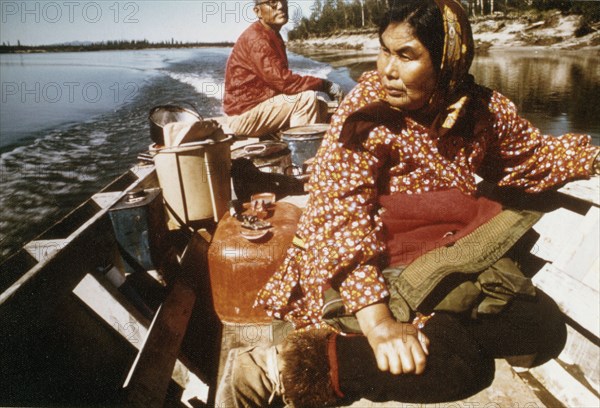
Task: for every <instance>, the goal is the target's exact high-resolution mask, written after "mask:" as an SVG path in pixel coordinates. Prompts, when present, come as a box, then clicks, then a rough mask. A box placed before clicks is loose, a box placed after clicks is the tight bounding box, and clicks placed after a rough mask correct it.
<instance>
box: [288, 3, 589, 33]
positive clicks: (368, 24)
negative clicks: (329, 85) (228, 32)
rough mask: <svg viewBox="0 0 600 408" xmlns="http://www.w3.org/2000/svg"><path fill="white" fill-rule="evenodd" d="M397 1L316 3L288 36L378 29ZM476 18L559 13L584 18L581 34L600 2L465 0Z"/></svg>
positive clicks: (471, 14) (468, 8)
mask: <svg viewBox="0 0 600 408" xmlns="http://www.w3.org/2000/svg"><path fill="white" fill-rule="evenodd" d="M393 1H394V0H315V2H314V5H313V9H312V10H313V11H312V13H311V15H310V16H309V17H308V18H307V17H304V18H302V19H301V20H300V21H299V22H298V23H297V24H296V26H295V27H294V29H292V30H291V31H290V32H289V33H288V38H289V39H290V40H296V39H305V38H308V37H310V36H321V35H328V34H333V33H335V32H339V31H342V30H353V29H362V28H374V27H376V26H377V24H378V22H379V20H380V18H381V17H382V16H383V15H384V14H385V12H386V11H387V9H388V7H389V5H390V3H392V2H393ZM396 1H398V0H396ZM462 3H463V6H464V7H465V9H466V10H467V11H468V13H469V15H470V16H472V17H473V18H476V17H478V16H488V17H489V16H490V15H508V14H511V13H524V12H526V11H528V10H536V11H542V12H543V11H546V10H559V11H561V12H563V13H573V14H581V15H583V16H584V18H583V20H582V27H580V30H581V29H582V30H584V31H585V30H586V26H588V28H589V26H590V25H591V24H593V23H595V22H598V21H600V2H598V1H573V0H571V1H565V0H462Z"/></svg>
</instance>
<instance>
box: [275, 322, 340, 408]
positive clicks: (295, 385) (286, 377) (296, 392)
mask: <svg viewBox="0 0 600 408" xmlns="http://www.w3.org/2000/svg"><path fill="white" fill-rule="evenodd" d="M330 335H332V332H331V331H329V330H309V331H305V332H297V333H292V334H290V335H289V336H288V337H287V338H286V342H285V345H284V347H283V350H282V358H283V361H285V366H284V367H283V370H282V371H281V376H282V381H283V387H284V389H285V397H286V400H289V401H291V402H292V403H293V405H294V407H295V408H311V407H324V406H328V405H334V404H335V403H336V401H337V397H336V395H335V393H334V391H333V387H332V385H331V377H330V375H329V359H328V357H327V339H328V337H329V336H330Z"/></svg>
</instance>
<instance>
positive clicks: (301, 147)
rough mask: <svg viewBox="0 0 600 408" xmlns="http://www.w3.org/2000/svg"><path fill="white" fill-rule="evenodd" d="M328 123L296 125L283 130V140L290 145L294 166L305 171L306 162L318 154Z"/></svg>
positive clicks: (300, 170) (301, 171)
mask: <svg viewBox="0 0 600 408" xmlns="http://www.w3.org/2000/svg"><path fill="white" fill-rule="evenodd" d="M328 127H329V125H328V124H326V123H315V124H312V125H306V126H296V127H293V128H289V129H288V130H284V131H283V132H281V140H283V141H284V142H285V143H286V144H287V145H288V147H289V149H290V151H291V156H292V164H293V166H294V167H295V168H296V169H298V170H299V172H300V173H303V172H304V171H303V167H304V163H305V162H306V161H307V160H308V159H311V158H313V157H315V155H316V154H317V151H318V150H319V147H321V143H322V142H323V137H324V135H325V132H326V131H327V128H328Z"/></svg>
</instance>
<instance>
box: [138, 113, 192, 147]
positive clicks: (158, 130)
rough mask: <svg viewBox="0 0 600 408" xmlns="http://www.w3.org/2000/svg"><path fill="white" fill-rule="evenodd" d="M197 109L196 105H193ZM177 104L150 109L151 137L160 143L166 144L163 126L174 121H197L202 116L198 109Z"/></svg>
mask: <svg viewBox="0 0 600 408" xmlns="http://www.w3.org/2000/svg"><path fill="white" fill-rule="evenodd" d="M190 106H192V107H193V108H194V110H195V107H194V105H191V104H190ZM194 110H191V109H188V108H184V107H181V106H177V105H171V104H168V105H160V106H155V107H154V108H152V109H150V113H149V114H148V120H149V121H150V137H151V138H152V141H153V142H154V143H156V144H158V145H164V144H165V137H164V133H163V128H164V126H165V125H166V124H167V123H172V122H197V121H199V120H202V116H200V114H199V113H198V112H197V111H194Z"/></svg>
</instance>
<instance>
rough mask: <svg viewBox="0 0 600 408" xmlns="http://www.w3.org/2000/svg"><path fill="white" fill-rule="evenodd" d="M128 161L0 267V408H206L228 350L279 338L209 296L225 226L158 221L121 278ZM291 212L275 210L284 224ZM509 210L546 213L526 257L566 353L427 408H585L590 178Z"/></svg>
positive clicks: (594, 219)
mask: <svg viewBox="0 0 600 408" xmlns="http://www.w3.org/2000/svg"><path fill="white" fill-rule="evenodd" d="M140 159H141V160H140V162H139V164H138V165H136V166H134V167H132V168H131V169H129V170H128V171H127V172H125V173H124V174H122V175H121V176H120V177H118V178H117V179H115V180H114V181H113V182H111V183H110V184H109V185H108V186H106V187H105V188H104V189H102V190H101V191H99V192H98V193H97V194H95V195H94V196H93V197H92V198H90V199H89V200H88V201H86V202H85V203H83V204H82V205H80V206H79V207H77V208H76V209H75V210H73V211H72V212H71V213H70V214H68V215H67V216H66V217H64V218H63V219H62V220H60V221H59V222H58V223H57V224H55V225H54V226H52V227H51V228H50V229H48V230H47V231H45V232H44V233H42V234H41V235H40V236H38V237H37V238H36V239H35V240H33V241H31V242H29V243H28V244H26V245H25V246H24V248H22V249H21V250H20V251H18V252H17V253H15V254H14V255H13V256H11V257H10V258H9V259H8V260H6V261H5V262H4V263H2V264H1V265H0V327H1V328H2V335H1V336H0V355H1V364H0V367H1V368H0V370H1V374H0V389H1V390H2V393H0V405H2V406H103V407H105V406H131V407H184V406H187V407H204V406H213V405H214V397H215V392H216V387H217V384H218V380H219V378H220V376H221V374H222V370H223V365H224V360H225V357H226V356H227V352H228V350H229V349H231V348H232V347H238V346H244V345H255V344H268V343H270V342H273V341H276V340H277V339H280V338H282V337H283V336H285V334H286V328H285V326H284V325H281V324H279V323H272V322H271V321H269V319H267V318H266V317H265V316H261V315H256V314H253V313H256V312H253V311H250V310H249V309H248V304H247V299H248V298H252V296H253V293H252V291H251V290H247V289H245V288H241V289H238V290H237V291H236V292H235V293H223V292H218V291H215V290H214V288H212V287H211V284H212V283H214V282H215V275H218V273H219V272H218V271H215V270H211V268H210V266H211V260H210V256H209V254H210V251H211V245H212V247H214V241H213V240H214V239H215V237H216V234H218V226H219V224H220V223H222V222H225V221H224V219H231V218H232V216H231V214H230V213H229V212H226V213H225V214H224V215H223V217H222V218H221V219H220V220H219V223H216V222H214V221H210V220H209V222H207V223H206V224H205V225H201V226H199V227H198V226H196V227H194V228H190V227H189V225H187V224H186V223H185V222H183V223H182V225H179V226H177V225H175V226H173V220H170V221H168V224H169V223H170V225H171V227H170V228H169V229H167V230H165V231H163V232H162V234H163V235H162V239H161V240H162V244H164V243H165V242H168V243H169V245H168V248H169V249H168V250H165V251H164V252H163V255H164V256H162V259H158V260H156V259H150V258H151V257H150V258H148V257H146V258H145V262H147V263H148V266H147V267H145V268H142V269H144V270H142V271H139V270H133V271H132V270H129V271H127V266H126V265H124V263H126V262H127V259H124V256H125V258H126V257H127V256H126V255H124V251H123V246H124V244H123V241H122V240H121V239H120V238H122V237H120V236H119V231H116V230H115V224H114V219H115V217H116V216H115V213H116V212H118V210H119V208H120V207H119V206H120V205H121V206H122V204H123V202H135V200H138V202H140V201H144V200H147V201H148V202H150V201H152V200H153V199H156V200H159V201H160V199H161V195H160V184H159V177H158V174H157V168H156V166H155V164H154V162H153V161H152V160H148V157H147V156H141V157H140ZM482 189H483V190H485V191H487V192H488V193H489V194H490V195H494V194H496V193H497V192H496V190H494V189H493V188H491V187H490V186H486V185H484V184H482ZM140 192H142V194H141V193H140ZM153 197H154V198H153ZM156 197H158V198H156ZM304 199H305V197H303V196H301V195H300V196H291V197H288V198H285V199H283V200H279V201H278V202H277V203H282V204H279V205H282V206H284V207H285V206H287V207H286V208H288V209H295V210H290V211H291V212H292V213H293V212H295V215H294V216H298V214H299V213H300V212H301V207H302V205H303V202H304V201H303V200H304ZM513 200H514V201H516V202H518V203H520V204H524V203H527V205H528V206H531V207H532V208H538V209H542V210H543V211H544V212H545V213H546V214H545V215H544V217H543V218H542V220H541V221H540V222H539V223H538V224H537V225H536V227H535V230H536V232H537V234H538V236H537V237H535V239H534V240H533V241H532V242H531V245H530V247H531V253H532V255H534V256H535V260H536V261H537V270H538V272H537V273H536V275H535V276H534V277H533V280H534V282H535V284H536V285H537V286H538V287H540V288H542V289H543V290H544V291H546V292H547V293H549V294H550V295H551V296H552V297H553V298H554V299H555V300H556V301H557V303H558V304H559V306H560V308H561V310H562V311H563V313H564V314H565V316H566V317H567V319H568V324H569V326H568V329H569V334H568V341H567V345H566V347H565V349H564V350H563V352H562V354H561V355H560V356H559V357H558V358H557V359H555V360H552V361H550V362H548V363H546V364H544V365H543V366H540V367H536V368H532V369H519V368H516V367H514V368H513V367H512V366H511V365H510V364H509V362H507V361H505V360H498V361H497V375H496V380H495V381H494V383H493V384H492V386H491V387H490V388H488V389H486V390H484V391H482V392H481V393H479V394H477V395H475V396H473V397H471V398H469V399H467V400H465V401H462V403H463V404H470V405H451V404H448V405H443V404H442V405H439V404H436V405H432V406H435V407H439V406H472V407H481V406H484V407H489V406H491V405H489V404H490V403H494V404H495V405H494V406H502V407H524V406H527V407H542V406H552V407H554V406H564V407H584V406H585V407H591V406H599V376H600V373H599V372H600V367H599V366H600V363H599V362H600V354H599V353H600V347H599V345H600V340H599V337H600V327H599V325H600V323H599V316H600V312H599V310H598V305H599V304H600V302H599V288H598V286H599V281H600V279H599V276H598V275H599V261H598V260H599V256H598V248H599V247H600V244H599V237H600V234H598V232H599V220H600V177H597V176H596V177H593V178H591V179H589V180H582V181H575V182H572V183H569V184H567V185H565V186H563V187H562V188H560V189H559V190H557V191H551V192H547V193H543V194H540V195H535V196H524V195H520V196H519V195H515V196H513ZM134 207H135V206H134ZM135 208H136V210H135V211H141V210H139V208H138V207H135ZM288 213H290V212H289V211H288ZM139 214H140V213H139V212H137V213H136V216H139ZM175 224H176V223H175ZM287 233H288V234H290V231H289V230H288V232H287ZM291 234H292V235H293V230H292V232H291ZM240 239H244V238H243V237H241V238H240ZM158 245H159V246H160V245H161V243H158ZM252 245H260V241H256V242H250V241H248V247H249V248H250V247H252ZM163 248H164V247H163ZM142 258H143V255H141V258H140V259H142ZM138 263H143V262H138ZM134 269H135V268H134ZM213 269H214V268H213ZM242 295H244V296H242ZM245 299H246V300H245ZM227 307H229V309H227ZM353 406H355V407H359V406H360V407H371V406H373V407H379V406H381V407H383V406H385V407H394V406H396V407H405V406H406V405H403V404H402V403H400V402H399V403H386V404H377V403H372V402H370V401H365V400H361V401H358V402H357V403H355V404H354V405H353ZM423 406H425V407H427V405H423Z"/></svg>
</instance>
